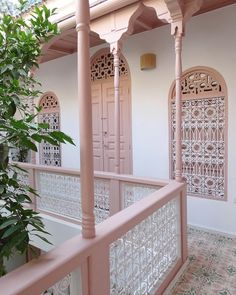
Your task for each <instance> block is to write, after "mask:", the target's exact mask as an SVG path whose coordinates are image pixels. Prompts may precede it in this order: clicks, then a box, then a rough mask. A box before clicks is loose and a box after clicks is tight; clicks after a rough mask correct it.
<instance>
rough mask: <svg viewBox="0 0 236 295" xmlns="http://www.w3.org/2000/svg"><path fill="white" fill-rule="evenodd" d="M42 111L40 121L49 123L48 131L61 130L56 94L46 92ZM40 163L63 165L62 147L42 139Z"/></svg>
mask: <svg viewBox="0 0 236 295" xmlns="http://www.w3.org/2000/svg"><path fill="white" fill-rule="evenodd" d="M40 107H42V111H41V112H40V114H39V122H40V123H45V124H48V125H49V128H48V130H47V131H49V132H52V131H59V130H60V108H59V104H58V101H57V98H56V96H54V95H52V93H49V94H47V93H46V94H45V95H44V96H43V97H42V99H41V101H40ZM40 164H42V165H49V166H61V147H60V146H55V145H52V144H49V143H47V142H45V141H42V143H41V144H40Z"/></svg>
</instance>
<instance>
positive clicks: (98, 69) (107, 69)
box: [91, 51, 129, 81]
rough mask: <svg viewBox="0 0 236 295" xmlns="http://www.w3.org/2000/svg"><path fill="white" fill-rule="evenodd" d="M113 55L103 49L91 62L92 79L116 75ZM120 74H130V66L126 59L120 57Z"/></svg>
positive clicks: (122, 75)
mask: <svg viewBox="0 0 236 295" xmlns="http://www.w3.org/2000/svg"><path fill="white" fill-rule="evenodd" d="M113 60H114V59H113V55H112V54H111V53H109V52H106V51H102V53H99V54H98V55H97V56H96V57H95V58H94V59H93V62H92V64H91V81H97V80H102V79H108V78H112V77H114V61H113ZM119 68H120V76H121V77H124V76H128V73H129V71H128V66H127V63H126V61H125V59H124V58H123V57H122V56H121V57H120V66H119Z"/></svg>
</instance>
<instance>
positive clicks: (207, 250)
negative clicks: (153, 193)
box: [169, 227, 236, 295]
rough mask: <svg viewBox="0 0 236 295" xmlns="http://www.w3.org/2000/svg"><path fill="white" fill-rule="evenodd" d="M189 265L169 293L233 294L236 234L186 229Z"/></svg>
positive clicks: (235, 278) (173, 294) (235, 280)
mask: <svg viewBox="0 0 236 295" xmlns="http://www.w3.org/2000/svg"><path fill="white" fill-rule="evenodd" d="M188 248H189V264H188V266H187V269H186V270H185V271H184V273H183V275H182V276H181V277H180V278H179V279H178V281H177V283H176V284H175V286H174V288H173V289H172V291H170V293H169V295H180V294H181V295H235V294H236V237H232V236H228V235H223V234H219V233H215V232H209V231H205V230H202V229H197V228H195V227H190V228H189V229H188Z"/></svg>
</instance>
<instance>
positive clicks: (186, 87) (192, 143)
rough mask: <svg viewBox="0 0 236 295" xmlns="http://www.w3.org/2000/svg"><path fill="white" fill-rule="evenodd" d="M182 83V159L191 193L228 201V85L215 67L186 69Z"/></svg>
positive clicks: (171, 98) (172, 164) (172, 117)
mask: <svg viewBox="0 0 236 295" xmlns="http://www.w3.org/2000/svg"><path fill="white" fill-rule="evenodd" d="M181 85H182V159H183V177H184V178H185V180H186V182H187V192H188V195H191V196H197V197H203V198H211V199H215V200H226V193H227V190H226V188H227V178H226V175H227V88H226V83H225V81H224V78H223V77H222V76H221V75H220V74H219V73H218V72H217V71H216V70H214V69H212V68H208V67H202V66H201V67H194V68H190V69H188V70H187V71H185V72H184V73H183V75H182V78H181ZM169 102H170V104H169V114H170V155H171V156H170V171H171V176H172V177H174V171H175V85H174V84H173V85H172V87H171V90H170V95H169Z"/></svg>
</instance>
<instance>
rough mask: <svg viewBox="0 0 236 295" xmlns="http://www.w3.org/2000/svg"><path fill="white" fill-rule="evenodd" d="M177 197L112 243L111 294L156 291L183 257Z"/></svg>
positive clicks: (123, 294)
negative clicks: (181, 256)
mask: <svg viewBox="0 0 236 295" xmlns="http://www.w3.org/2000/svg"><path fill="white" fill-rule="evenodd" d="M180 249H181V242H180V204H179V198H175V199H173V200H171V201H169V202H168V203H167V204H165V205H164V206H163V207H161V208H160V209H158V210H157V211H156V212H155V213H153V214H152V215H150V216H149V217H148V218H147V219H145V220H143V221H142V222H141V223H139V224H138V225H136V226H135V227H134V228H133V229H131V230H130V231H128V232H127V233H126V234H125V235H123V236H122V237H121V238H120V239H118V240H117V241H115V242H114V243H112V244H111V245H110V286H111V289H110V294H111V295H141V294H145V295H146V294H150V295H151V294H155V291H157V289H158V287H159V286H160V284H161V283H162V281H163V280H164V279H165V277H166V275H167V273H169V271H170V270H171V269H172V268H173V267H174V266H175V265H176V263H177V260H178V258H179V257H180Z"/></svg>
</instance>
